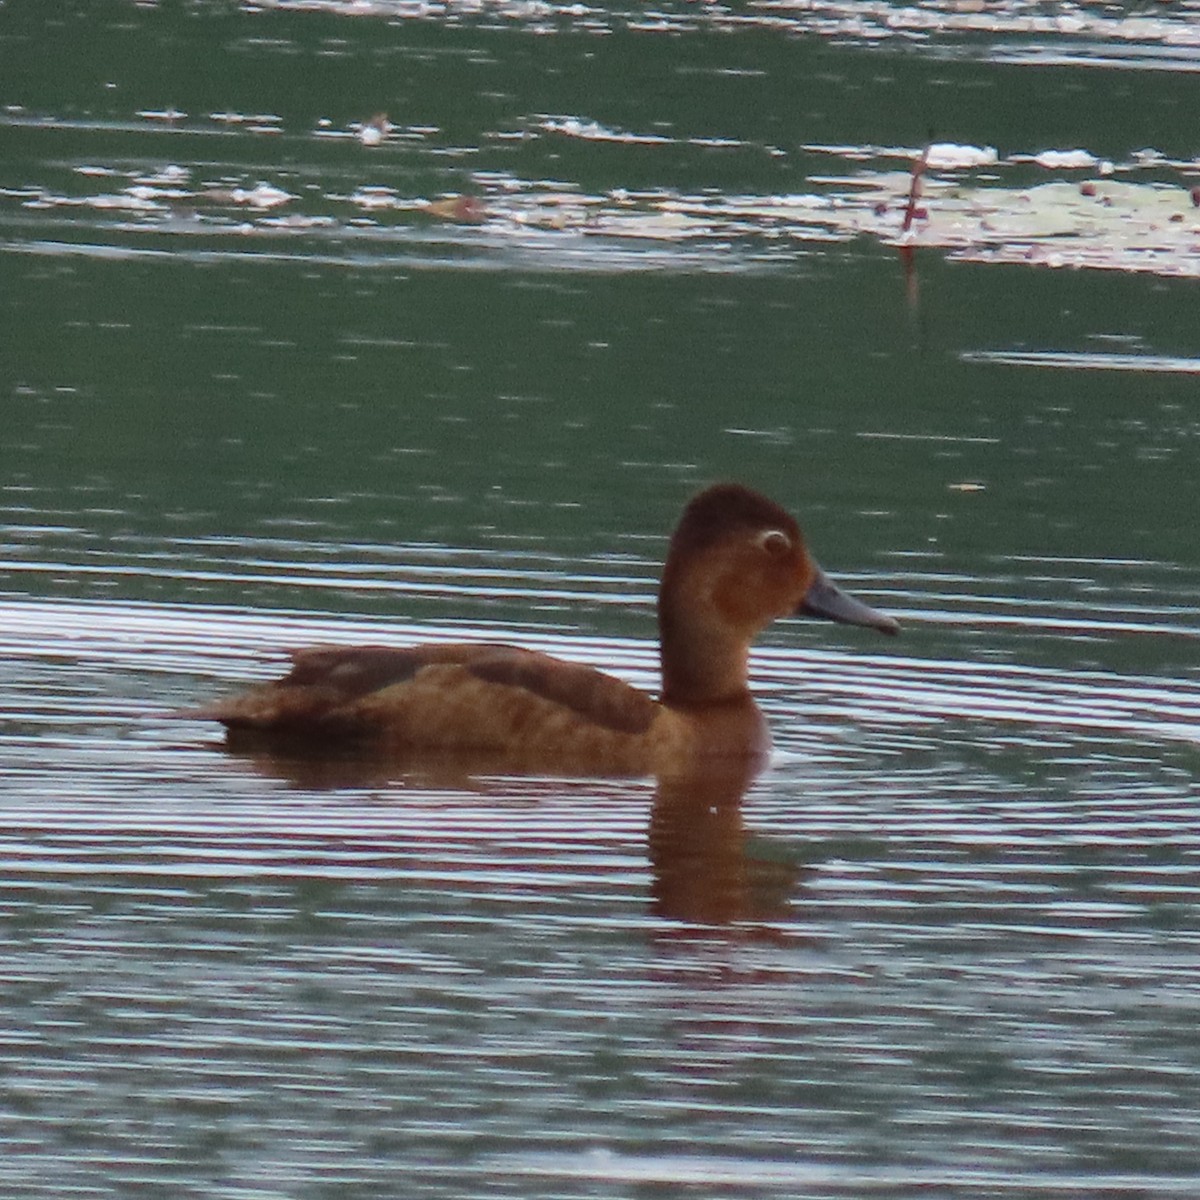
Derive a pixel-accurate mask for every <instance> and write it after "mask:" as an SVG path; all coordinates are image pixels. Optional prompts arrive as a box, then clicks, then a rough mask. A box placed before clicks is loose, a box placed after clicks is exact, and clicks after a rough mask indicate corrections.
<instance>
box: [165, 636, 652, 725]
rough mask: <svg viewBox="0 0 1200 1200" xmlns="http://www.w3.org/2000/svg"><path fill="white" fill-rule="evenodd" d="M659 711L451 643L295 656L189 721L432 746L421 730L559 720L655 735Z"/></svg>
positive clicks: (534, 659)
mask: <svg viewBox="0 0 1200 1200" xmlns="http://www.w3.org/2000/svg"><path fill="white" fill-rule="evenodd" d="M658 711H659V706H658V704H657V703H656V702H655V701H654V700H652V699H651V698H650V697H649V696H647V695H646V694H645V693H644V692H640V691H638V689H637V688H634V687H632V686H630V685H629V684H627V683H625V682H624V681H622V680H620V679H616V678H614V677H613V676H611V675H606V674H605V673H604V672H602V671H598V670H596V669H595V668H594V667H588V666H584V665H581V664H578V663H569V662H565V661H563V660H562V659H557V658H553V657H551V656H550V655H548V654H541V653H539V652H537V651H534V650H524V649H521V648H519V647H516V646H503V645H492V644H479V643H450V644H446V645H428V646H414V647H407V648H395V647H389V646H355V647H341V646H319V647H315V648H312V649H306V650H298V651H295V652H293V654H292V669H291V671H290V672H289V674H287V675H286V676H285V677H284V678H282V679H280V680H277V681H274V682H272V683H267V684H262V685H259V686H257V687H253V688H250V689H248V690H247V691H244V692H241V693H239V694H237V695H234V696H230V697H228V698H226V699H222V700H218V701H216V702H215V703H213V704H209V705H205V706H204V707H202V708H198V709H192V710H190V711H189V712H188V713H187V714H186V715H188V716H194V717H201V718H206V719H211V720H216V721H220V722H221V723H222V724H224V725H226V726H227V727H229V728H240V729H260V730H264V731H266V730H278V731H281V732H283V731H293V732H302V731H304V730H314V731H316V730H319V731H321V732H325V733H329V734H335V733H342V734H347V735H349V734H356V733H366V734H370V733H374V732H390V733H392V734H393V735H398V736H401V737H402V738H403V739H404V740H412V741H414V742H421V741H425V740H426V737H425V736H423V734H422V732H421V730H422V729H427V730H429V731H430V732H431V735H432V731H433V730H434V729H439V730H447V731H448V730H449V728H450V727H451V726H455V727H457V728H458V730H459V732H460V733H461V735H462V736H464V737H469V736H470V730H471V729H473V728H474V729H477V730H479V731H480V732H482V731H483V730H485V729H486V727H488V726H489V725H491V726H496V725H497V724H503V725H504V726H506V727H511V726H513V725H514V724H515V723H518V722H519V721H520V720H521V718H522V717H523V716H524V715H526V714H528V716H529V717H530V718H532V717H533V715H534V714H535V713H536V714H538V715H539V717H540V718H541V719H543V720H544V719H545V718H546V717H547V716H550V715H553V714H554V713H561V714H562V715H563V716H568V715H569V716H572V717H573V718H575V720H576V721H579V722H583V723H585V724H588V725H592V726H596V727H599V728H601V729H605V730H609V731H612V732H614V733H624V734H634V735H637V734H641V733H645V732H646V731H647V730H648V729H649V728H650V725H651V723H652V722H653V721H654V718H655V716H656V715H657V713H658ZM501 717H503V721H500V720H499V718H501ZM406 730H407V736H406V734H405V731H406ZM531 732H532V730H531ZM446 737H447V734H445V733H443V734H440V735H438V736H436V737H434V736H431V737H430V738H429V740H431V741H435V742H437V741H443V740H445V739H446ZM453 740H455V741H457V740H459V739H458V736H455V738H454V739H453ZM503 740H508V739H507V738H505V739H503Z"/></svg>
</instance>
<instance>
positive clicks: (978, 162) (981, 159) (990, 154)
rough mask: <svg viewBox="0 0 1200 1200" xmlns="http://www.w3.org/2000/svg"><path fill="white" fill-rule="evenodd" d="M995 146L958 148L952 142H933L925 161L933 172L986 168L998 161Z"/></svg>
mask: <svg viewBox="0 0 1200 1200" xmlns="http://www.w3.org/2000/svg"><path fill="white" fill-rule="evenodd" d="M998 158H999V156H998V155H997V153H996V147H995V146H959V145H957V144H956V143H954V142H934V143H933V145H931V146H930V147H929V150H928V153H927V154H926V157H925V161H926V164H927V165H928V166H930V167H931V168H932V169H933V170H935V171H948V170H953V169H955V168H962V167H988V166H991V165H992V164H993V163H995V162H996V161H997V160H998Z"/></svg>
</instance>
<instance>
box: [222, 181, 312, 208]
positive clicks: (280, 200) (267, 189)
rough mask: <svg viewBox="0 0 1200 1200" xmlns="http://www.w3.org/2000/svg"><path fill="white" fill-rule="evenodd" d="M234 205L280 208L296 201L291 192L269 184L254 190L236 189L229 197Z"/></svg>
mask: <svg viewBox="0 0 1200 1200" xmlns="http://www.w3.org/2000/svg"><path fill="white" fill-rule="evenodd" d="M228 198H229V200H230V201H232V202H233V203H234V204H249V205H250V206H251V208H278V207H279V205H281V204H286V203H287V202H288V201H289V200H295V198H296V197H295V196H293V195H292V193H291V192H285V191H284V190H283V188H277V187H275V186H273V185H272V184H269V183H260V184H258V185H257V186H256V187H252V188H249V189H247V188H234V189H233V190H232V191H231V192H230V193H229V196H228Z"/></svg>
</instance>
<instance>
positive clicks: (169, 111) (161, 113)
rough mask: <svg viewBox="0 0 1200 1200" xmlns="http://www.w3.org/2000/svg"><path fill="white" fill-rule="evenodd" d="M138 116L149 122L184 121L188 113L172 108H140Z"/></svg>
mask: <svg viewBox="0 0 1200 1200" xmlns="http://www.w3.org/2000/svg"><path fill="white" fill-rule="evenodd" d="M137 115H138V116H139V117H143V118H144V119H145V120H147V121H182V120H183V118H184V117H186V116H187V113H185V112H180V111H179V109H177V108H175V107H171V108H139V109H138V113H137Z"/></svg>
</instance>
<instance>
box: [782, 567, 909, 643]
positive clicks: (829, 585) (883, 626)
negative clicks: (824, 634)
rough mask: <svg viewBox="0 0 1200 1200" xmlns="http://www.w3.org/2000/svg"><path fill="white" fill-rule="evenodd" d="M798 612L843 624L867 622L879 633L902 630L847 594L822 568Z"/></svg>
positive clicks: (869, 627)
mask: <svg viewBox="0 0 1200 1200" xmlns="http://www.w3.org/2000/svg"><path fill="white" fill-rule="evenodd" d="M796 612H797V613H798V614H803V615H805V616H809V617H825V618H826V619H827V620H830V621H840V622H841V623H842V624H843V625H865V626H866V627H867V628H868V629H878V630H879V632H880V633H892V634H894V633H899V632H900V623H899V622H898V621H897V620H895V619H894V618H893V617H889V616H888V615H887V613H881V612H880V611H879V610H878V609H875V608H872V607H871V606H870V605H869V604H864V603H863V602H862V601H861V600H855V598H854V597H853V596H849V595H847V594H846V593H845V592H843V591H842V589H841V588H840V587H838V585H837V584H836V583H834V582H833V580H832V579H830V578H829V576H828V575H826V574H825V572H824V571H822V570H821V568H820V567H818V568H817V574H816V576H815V577H814V579H813V581H812V583H811V584H810V585H809V589H808V591H807V592H806V593H805V594H804V599H803V600H801V601H800V607H799V608H798V609H797V610H796Z"/></svg>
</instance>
